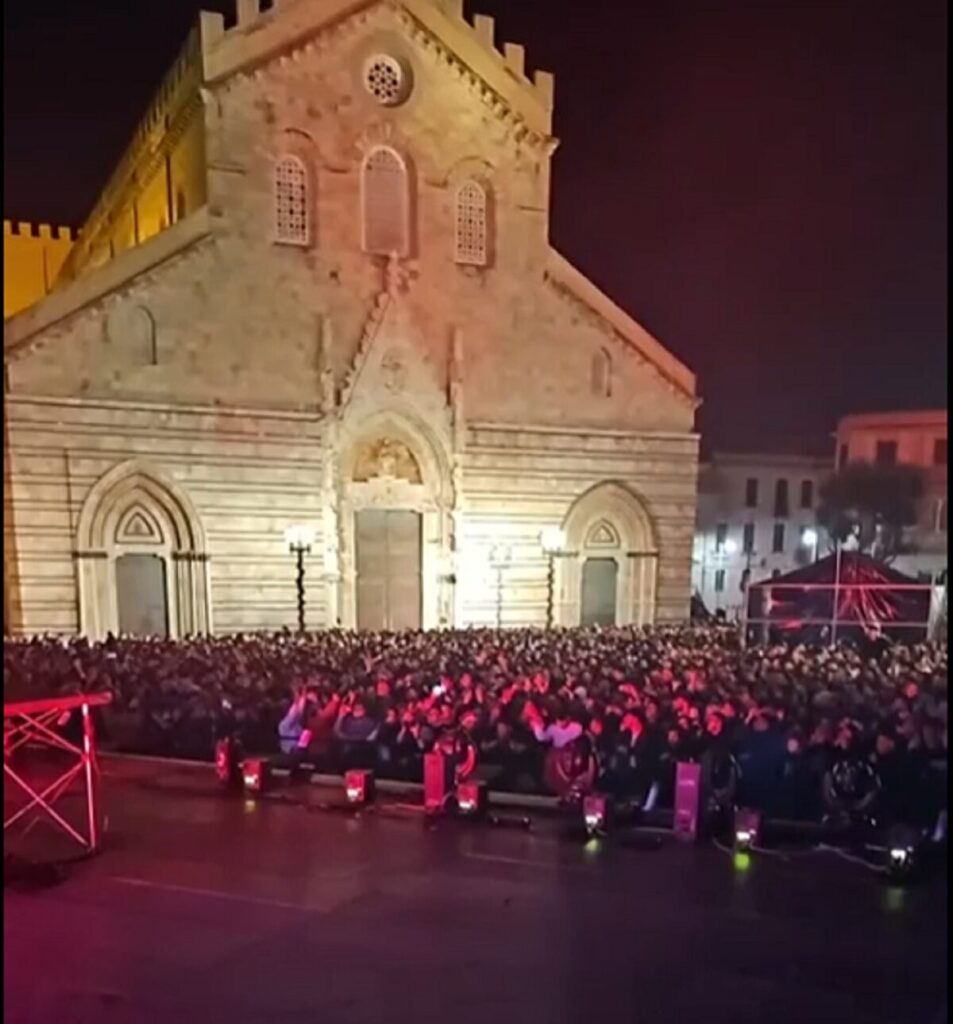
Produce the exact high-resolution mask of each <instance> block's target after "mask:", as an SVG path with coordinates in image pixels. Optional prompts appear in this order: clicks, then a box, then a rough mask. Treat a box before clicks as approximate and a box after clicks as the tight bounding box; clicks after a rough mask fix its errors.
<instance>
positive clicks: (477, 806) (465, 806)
mask: <svg viewBox="0 0 953 1024" xmlns="http://www.w3.org/2000/svg"><path fill="white" fill-rule="evenodd" d="M486 807H487V793H486V785H485V784H484V783H482V782H461V783H460V784H459V785H458V786H457V810H458V811H459V812H460V813H461V814H462V815H465V816H466V817H468V818H477V817H480V816H481V815H483V814H484V813H485V812H486Z"/></svg>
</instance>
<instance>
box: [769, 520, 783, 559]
mask: <svg viewBox="0 0 953 1024" xmlns="http://www.w3.org/2000/svg"><path fill="white" fill-rule="evenodd" d="M771 550H772V551H773V552H774V553H775V554H776V555H780V554H781V553H782V552H783V551H784V523H775V524H774V534H773V535H772V537H771Z"/></svg>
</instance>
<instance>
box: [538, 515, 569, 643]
mask: <svg viewBox="0 0 953 1024" xmlns="http://www.w3.org/2000/svg"><path fill="white" fill-rule="evenodd" d="M539 544H540V547H541V548H542V549H543V552H544V553H545V554H546V557H547V559H548V565H547V569H546V628H547V629H552V628H553V599H554V597H555V590H556V556H557V555H560V554H562V550H563V548H564V547H565V546H566V531H565V530H563V529H561V528H560V527H558V526H547V527H546V528H545V529H544V530H542V531H541V532H540V535H539Z"/></svg>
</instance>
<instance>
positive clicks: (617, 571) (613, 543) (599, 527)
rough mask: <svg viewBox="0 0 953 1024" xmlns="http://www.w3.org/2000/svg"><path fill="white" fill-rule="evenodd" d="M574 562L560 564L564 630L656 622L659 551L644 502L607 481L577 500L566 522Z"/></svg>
mask: <svg viewBox="0 0 953 1024" xmlns="http://www.w3.org/2000/svg"><path fill="white" fill-rule="evenodd" d="M564 523H565V526H564V528H565V531H566V547H567V549H568V550H569V551H571V552H573V556H574V557H572V558H562V559H560V560H559V571H560V573H561V580H560V593H562V594H563V606H562V617H561V619H560V621H561V622H562V623H563V624H564V625H583V626H592V625H599V626H614V625H619V626H622V625H629V624H634V625H649V624H651V623H653V622H654V621H655V602H656V590H657V576H658V545H657V542H656V538H655V528H654V525H653V523H652V519H651V517H650V515H649V512H648V509H647V508H646V507H645V505H644V503H643V502H642V500H641V499H640V498H638V497H636V495H635V494H634V493H633V492H632V491H631V490H630V489H629V488H628V487H627V486H625V485H624V484H622V483H619V482H616V481H607V482H606V483H603V484H598V485H597V486H595V487H593V488H591V489H590V490H588V491H586V492H585V493H584V494H582V495H580V496H579V497H578V498H577V499H576V501H575V502H574V503H573V505H572V508H570V510H569V513H568V515H567V516H566V519H565V521H564Z"/></svg>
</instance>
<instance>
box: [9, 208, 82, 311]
mask: <svg viewBox="0 0 953 1024" xmlns="http://www.w3.org/2000/svg"><path fill="white" fill-rule="evenodd" d="M72 247H73V236H72V232H71V231H70V229H69V228H55V229H54V228H52V227H50V225H49V224H38V225H33V224H25V223H17V224H14V223H12V222H11V221H8V220H5V221H4V222H3V319H4V320H6V319H7V318H8V317H11V316H14V315H15V314H16V313H20V312H22V311H23V310H24V309H26V308H27V307H28V306H32V305H33V303H34V302H38V301H39V300H40V299H42V298H43V296H44V295H48V294H49V293H50V292H51V291H52V290H53V287H54V286H55V284H56V281H57V278H58V277H59V275H60V270H61V269H62V267H63V263H64V262H65V260H66V257H67V256H68V255H69V251H70V249H71V248H72Z"/></svg>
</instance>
